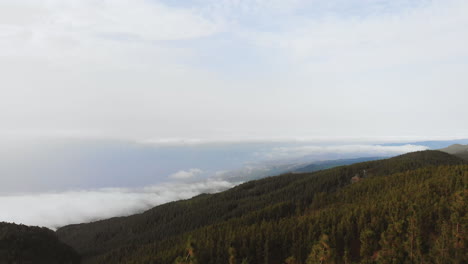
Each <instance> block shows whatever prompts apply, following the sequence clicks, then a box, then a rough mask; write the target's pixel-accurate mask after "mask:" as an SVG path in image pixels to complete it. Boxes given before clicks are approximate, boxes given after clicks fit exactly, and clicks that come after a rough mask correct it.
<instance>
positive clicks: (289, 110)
mask: <svg viewBox="0 0 468 264" xmlns="http://www.w3.org/2000/svg"><path fill="white" fill-rule="evenodd" d="M467 8H468V4H467V3H466V1H459V0H437V1H425V0H424V1H408V0H398V1H383V0H379V1H358V0H350V1H347V0H346V1H344V0H332V1H305V0H294V1H276V0H275V1H263V0H262V1H254V0H249V1H247V0H244V1H231V0H223V1H213V0H210V1H199V0H195V1H183V2H177V3H176V2H175V1H157V0H155V1H145V0H136V1H130V0H116V1H109V0H100V1H95V0H84V1H70V0H65V1H60V0H51V1H31V0H23V1H13V0H6V1H1V3H0V56H1V57H2V60H0V71H1V72H2V73H3V74H2V77H3V78H2V88H1V89H2V97H1V98H0V119H1V120H2V130H5V131H12V132H13V134H24V133H29V134H54V135H55V134H62V133H64V134H69V133H71V134H79V135H80V136H87V135H98V136H101V137H107V138H118V139H126V140H129V139H130V140H139V141H144V140H148V139H154V140H155V141H157V140H158V139H162V138H168V137H173V138H181V139H187V138H202V139H203V138H218V139H226V138H228V139H231V138H232V139H233V140H236V139H239V138H246V137H253V138H295V137H307V136H312V137H314V136H319V137H320V136H361V135H362V136H395V135H396V136H422V135H424V136H453V135H454V134H456V135H466V132H467V131H468V127H467V125H466V124H465V123H463V122H459V120H458V118H457V116H456V115H453V114H452V113H454V112H458V113H460V114H461V115H463V114H466V113H464V112H463V111H468V110H466V108H465V107H463V106H464V105H465V102H464V100H463V98H465V97H466V93H467V91H466V89H464V86H463V85H462V84H463V83H466V82H467V81H468V79H467V77H466V76H468V74H467V68H466V67H465V64H466V58H467V56H468V49H467V48H466V47H468V38H467V37H466V34H465V31H466V30H465V29H466V26H467V25H468V19H467V16H466V15H465V14H466V10H467ZM272 17H274V18H275V19H271V18H272ZM25 76H27V78H25ZM434 102H437V106H438V107H434ZM460 111H462V112H460ZM369 120H372V122H370V121H369ZM433 123H437V124H439V125H438V126H433V125H432V124H433ZM428 134H430V135H428ZM188 143H189V144H191V142H190V141H189V142H188Z"/></svg>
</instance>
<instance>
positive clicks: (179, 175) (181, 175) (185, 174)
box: [169, 168, 203, 179]
mask: <svg viewBox="0 0 468 264" xmlns="http://www.w3.org/2000/svg"><path fill="white" fill-rule="evenodd" d="M202 173H203V171H202V170H200V169H196V168H194V169H190V170H180V171H178V172H176V173H173V174H171V175H170V176H169V177H170V178H173V179H190V178H194V177H196V176H198V175H200V174H202Z"/></svg>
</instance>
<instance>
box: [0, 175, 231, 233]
mask: <svg viewBox="0 0 468 264" xmlns="http://www.w3.org/2000/svg"><path fill="white" fill-rule="evenodd" d="M233 186H235V184H234V183H231V182H227V181H223V180H206V181H201V182H196V183H168V184H161V185H158V186H149V187H145V188H142V189H123V188H109V189H98V190H88V191H70V192H61V193H44V194H24V195H14V196H0V221H7V222H15V223H22V224H26V225H38V226H46V227H49V228H58V227H61V226H64V225H68V224H75V223H83V222H89V221H95V220H99V219H105V218H110V217H115V216H125V215H130V214H135V213H139V212H142V211H144V210H147V209H149V208H151V207H154V206H156V205H159V204H163V203H167V202H170V201H176V200H181V199H188V198H191V197H193V196H196V195H198V194H201V193H215V192H219V191H223V190H226V189H228V188H231V187H233Z"/></svg>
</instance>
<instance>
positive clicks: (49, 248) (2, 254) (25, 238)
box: [0, 222, 80, 264]
mask: <svg viewBox="0 0 468 264" xmlns="http://www.w3.org/2000/svg"><path fill="white" fill-rule="evenodd" d="M10 263H11V264H13V263H25V264H26V263H34V264H36V263H37V264H75V263H80V257H79V256H78V254H77V253H76V252H75V251H74V250H73V249H72V248H71V247H70V246H67V245H65V244H64V243H62V242H60V241H59V240H58V239H57V236H56V234H55V233H54V232H53V231H52V230H49V229H47V228H40V227H30V226H25V225H16V224H10V223H4V222H2V223H0V264H10Z"/></svg>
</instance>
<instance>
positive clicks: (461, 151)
mask: <svg viewBox="0 0 468 264" xmlns="http://www.w3.org/2000/svg"><path fill="white" fill-rule="evenodd" d="M440 151H443V152H446V153H449V154H452V155H455V156H457V157H460V158H462V159H464V160H468V145H461V144H453V145H451V146H448V147H446V148H443V149H440Z"/></svg>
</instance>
